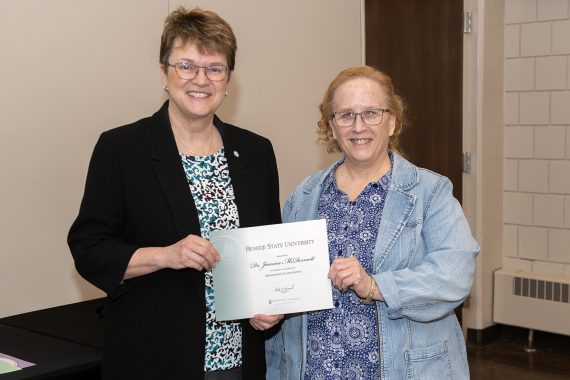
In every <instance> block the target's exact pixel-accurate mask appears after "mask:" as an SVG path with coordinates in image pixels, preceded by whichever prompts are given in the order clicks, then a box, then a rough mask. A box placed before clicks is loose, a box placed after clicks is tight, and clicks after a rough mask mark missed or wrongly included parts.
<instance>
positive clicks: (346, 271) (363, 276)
mask: <svg viewBox="0 0 570 380" xmlns="http://www.w3.org/2000/svg"><path fill="white" fill-rule="evenodd" d="M328 277H329V278H330V279H331V281H332V283H333V285H334V286H335V288H337V289H339V290H341V291H343V292H345V291H347V290H348V289H352V291H354V292H355V293H356V295H357V296H358V297H360V298H366V297H367V296H368V292H369V291H370V276H369V275H368V273H366V271H365V270H364V268H363V267H362V265H361V264H360V261H358V260H357V259H356V258H354V257H346V258H344V257H343V258H338V259H335V260H334V261H333V263H332V265H331V267H330V269H329V274H328Z"/></svg>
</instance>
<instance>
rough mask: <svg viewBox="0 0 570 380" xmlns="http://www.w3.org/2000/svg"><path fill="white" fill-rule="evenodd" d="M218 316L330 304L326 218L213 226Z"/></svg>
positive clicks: (238, 316)
mask: <svg viewBox="0 0 570 380" xmlns="http://www.w3.org/2000/svg"><path fill="white" fill-rule="evenodd" d="M210 241H211V242H212V244H213V245H214V246H215V247H216V249H217V250H218V252H219V254H220V256H221V259H220V261H219V262H218V263H217V264H216V267H215V268H214V269H213V270H212V274H213V282H214V297H215V298H214V304H215V308H216V320H217V321H227V320H234V319H244V318H250V317H252V316H253V315H255V314H269V315H272V314H289V313H297V312H302V311H310V310H320V309H331V308H332V307H333V305H332V288H331V282H330V280H329V278H328V277H327V274H328V271H329V267H330V265H329V251H328V241H327V228H326V221H325V220H324V219H319V220H312V221H307V222H295V223H284V224H274V225H268V226H260V227H249V228H239V229H233V230H224V231H211V232H210Z"/></svg>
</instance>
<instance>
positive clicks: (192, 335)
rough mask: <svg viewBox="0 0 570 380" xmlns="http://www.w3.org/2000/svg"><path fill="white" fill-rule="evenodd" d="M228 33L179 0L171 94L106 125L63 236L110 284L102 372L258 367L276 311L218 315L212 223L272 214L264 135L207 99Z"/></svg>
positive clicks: (224, 62) (165, 44) (229, 372)
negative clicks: (225, 116)
mask: <svg viewBox="0 0 570 380" xmlns="http://www.w3.org/2000/svg"><path fill="white" fill-rule="evenodd" d="M236 48H237V47H236V41H235V36H234V34H233V32H232V30H231V28H230V26H229V25H228V24H227V23H226V22H225V21H224V20H223V19H221V18H220V17H219V16H217V15H216V14H215V13H213V12H209V11H205V10H200V9H197V8H196V9H193V10H191V11H187V10H185V9H184V8H178V9H177V10H176V11H174V12H172V13H171V14H170V15H169V16H168V18H167V19H166V22H165V28H164V31H163V35H162V40H161V48H160V64H161V69H162V70H161V76H162V81H163V84H164V90H165V91H166V93H167V94H168V101H167V102H166V103H165V104H164V105H163V106H162V108H161V109H160V110H159V111H158V112H156V113H155V114H154V115H152V116H151V117H148V118H145V119H142V120H139V121H137V122H135V123H133V124H130V125H126V126H123V127H119V128H116V129H112V130H110V131H107V132H104V133H103V134H102V135H101V137H100V138H99V141H98V142H97V145H96V146H95V149H94V152H93V156H92V158H91V162H90V165H89V171H88V174H87V180H86V186H85V193H84V196H83V200H82V203H81V208H80V210H79V215H78V216H77V219H76V220H75V222H74V223H73V225H72V227H71V230H70V232H69V236H68V244H69V246H70V249H71V252H72V254H73V258H74V260H75V266H76V268H77V270H78V272H79V273H80V274H81V275H82V276H83V277H84V278H85V279H87V280H88V281H89V282H91V283H92V284H94V285H95V286H97V287H98V288H100V289H102V290H103V291H105V292H106V293H107V303H106V305H105V309H104V321H105V323H104V324H105V331H104V350H103V367H102V374H103V378H104V379H121V380H125V379H137V380H140V379H173V380H176V379H204V378H205V379H248V380H250V379H264V378H265V357H264V335H263V334H264V333H263V330H266V329H268V328H270V327H272V326H273V325H275V324H276V323H277V322H278V321H279V320H280V318H281V317H282V316H267V315H257V316H255V317H254V318H251V319H250V320H249V321H230V322H216V321H215V310H214V309H213V290H212V283H211V281H212V279H211V272H210V270H211V269H212V267H214V266H215V264H216V262H217V261H218V260H219V259H220V257H219V255H218V253H217V251H216V250H215V248H214V247H213V246H212V245H211V244H210V242H209V241H208V240H207V237H208V234H209V231H211V230H215V229H228V228H238V227H251V226H258V225H265V224H274V223H279V222H280V221H281V219H280V206H279V184H278V175H277V165H276V162H275V155H274V152H273V147H272V145H271V143H270V141H269V140H267V139H266V138H264V137H261V136H259V135H256V134H254V133H252V132H249V131H246V130H244V129H241V128H238V127H235V126H233V125H230V124H226V123H224V122H222V121H221V120H220V119H219V118H217V117H216V116H215V111H216V110H217V109H218V107H219V106H220V105H221V103H222V101H223V99H224V97H225V96H226V95H227V91H226V89H227V84H228V81H229V78H230V75H231V73H232V71H233V69H234V64H235V52H236Z"/></svg>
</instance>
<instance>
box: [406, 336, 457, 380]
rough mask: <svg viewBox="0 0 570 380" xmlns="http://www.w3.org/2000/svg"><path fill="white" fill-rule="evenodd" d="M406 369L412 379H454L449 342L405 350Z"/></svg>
mask: <svg viewBox="0 0 570 380" xmlns="http://www.w3.org/2000/svg"><path fill="white" fill-rule="evenodd" d="M405 356H406V370H407V374H408V376H407V377H408V379H410V380H419V379H421V380H432V379H433V380H443V379H453V375H452V369H451V358H450V355H449V349H448V347H447V342H445V341H444V342H441V343H437V344H434V345H433V346H429V347H422V348H414V349H410V350H406V351H405Z"/></svg>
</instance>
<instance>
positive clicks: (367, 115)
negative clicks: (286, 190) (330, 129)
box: [331, 108, 390, 128]
mask: <svg viewBox="0 0 570 380" xmlns="http://www.w3.org/2000/svg"><path fill="white" fill-rule="evenodd" d="M384 112H390V110H389V109H387V108H375V109H369V110H366V111H362V112H352V111H337V112H333V113H332V116H331V118H332V119H334V121H335V123H336V125H337V127H340V128H348V127H352V126H353V125H354V122H355V121H356V117H357V116H358V115H360V119H362V122H363V123H364V124H366V125H378V124H380V123H382V119H383V118H384Z"/></svg>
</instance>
